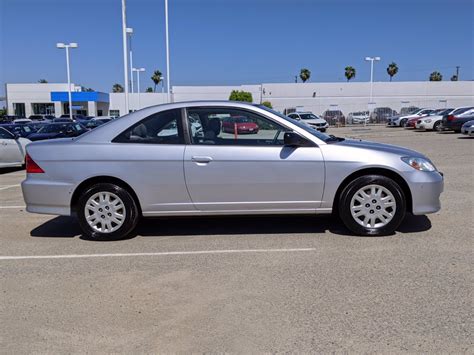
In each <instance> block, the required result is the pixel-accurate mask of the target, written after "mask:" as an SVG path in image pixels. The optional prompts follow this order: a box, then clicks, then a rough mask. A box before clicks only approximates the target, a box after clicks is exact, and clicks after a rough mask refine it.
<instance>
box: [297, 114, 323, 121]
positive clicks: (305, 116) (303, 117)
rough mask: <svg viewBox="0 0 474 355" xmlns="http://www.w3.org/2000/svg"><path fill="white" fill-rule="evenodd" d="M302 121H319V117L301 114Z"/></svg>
mask: <svg viewBox="0 0 474 355" xmlns="http://www.w3.org/2000/svg"><path fill="white" fill-rule="evenodd" d="M300 117H301V119H303V120H317V119H318V118H319V117H317V116H316V115H313V114H312V113H302V114H300Z"/></svg>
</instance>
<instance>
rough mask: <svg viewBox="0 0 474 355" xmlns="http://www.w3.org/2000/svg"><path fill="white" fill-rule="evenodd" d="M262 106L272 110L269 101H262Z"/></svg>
mask: <svg viewBox="0 0 474 355" xmlns="http://www.w3.org/2000/svg"><path fill="white" fill-rule="evenodd" d="M262 105H263V106H266V107H268V108H273V106H272V103H271V102H270V101H263V102H262Z"/></svg>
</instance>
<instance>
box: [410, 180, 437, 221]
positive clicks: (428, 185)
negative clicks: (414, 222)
mask: <svg viewBox="0 0 474 355" xmlns="http://www.w3.org/2000/svg"><path fill="white" fill-rule="evenodd" d="M407 180H408V181H407V182H408V186H409V187H410V191H411V196H412V212H413V214H414V215H424V214H428V213H435V212H438V211H439V210H440V209H441V202H440V196H441V193H442V192H443V190H444V177H443V174H442V173H440V172H438V171H433V172H425V171H414V172H411V173H410V174H409V176H408V177H407Z"/></svg>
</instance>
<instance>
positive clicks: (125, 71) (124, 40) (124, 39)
mask: <svg viewBox="0 0 474 355" xmlns="http://www.w3.org/2000/svg"><path fill="white" fill-rule="evenodd" d="M122 43H123V76H124V89H125V111H126V113H125V114H128V112H129V106H128V55H127V14H126V7H125V0H122Z"/></svg>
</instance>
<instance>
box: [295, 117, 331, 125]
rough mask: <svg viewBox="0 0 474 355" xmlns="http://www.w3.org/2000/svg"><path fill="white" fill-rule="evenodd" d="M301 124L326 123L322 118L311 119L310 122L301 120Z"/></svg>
mask: <svg viewBox="0 0 474 355" xmlns="http://www.w3.org/2000/svg"><path fill="white" fill-rule="evenodd" d="M301 121H302V122H306V123H313V124H314V123H327V122H326V120H323V119H322V118H313V119H310V120H301Z"/></svg>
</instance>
